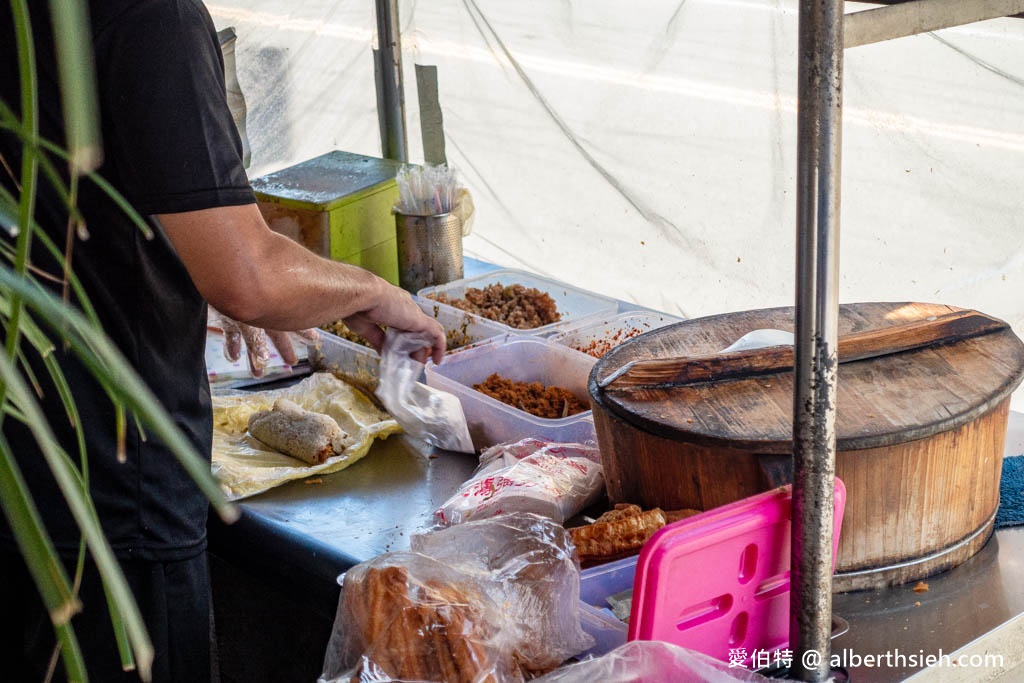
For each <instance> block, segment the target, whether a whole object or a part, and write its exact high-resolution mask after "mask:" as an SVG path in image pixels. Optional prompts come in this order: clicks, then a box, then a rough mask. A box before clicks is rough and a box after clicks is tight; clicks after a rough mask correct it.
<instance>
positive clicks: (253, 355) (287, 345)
mask: <svg viewBox="0 0 1024 683" xmlns="http://www.w3.org/2000/svg"><path fill="white" fill-rule="evenodd" d="M210 324H211V325H213V326H214V327H219V328H220V329H221V330H223V331H224V357H225V358H227V359H228V360H229V361H231V362H234V361H236V360H238V359H239V358H241V357H242V346H243V344H244V345H245V349H246V357H247V359H248V361H249V372H250V373H252V376H253V377H262V376H263V373H264V372H265V371H266V369H267V362H268V361H270V342H272V343H273V344H274V348H276V349H277V352H278V353H279V354H280V355H281V360H283V361H284V362H285V363H287V364H288V365H295V364H296V363H298V362H299V357H298V354H296V353H295V345H294V344H293V343H292V339H291V334H293V333H291V332H283V331H280V330H265V329H263V328H262V327H253V326H252V325H246V324H245V323H242V322H238V321H237V320H233V319H231V318H229V317H227V316H226V315H224V314H223V313H220V312H219V311H215V310H214V309H212V308H211V309H210ZM294 334H297V335H298V336H299V337H301V338H302V339H305V340H306V341H309V342H315V341H316V340H317V339H318V338H319V333H318V332H317V331H316V330H315V329H308V330H297V331H296V332H294Z"/></svg>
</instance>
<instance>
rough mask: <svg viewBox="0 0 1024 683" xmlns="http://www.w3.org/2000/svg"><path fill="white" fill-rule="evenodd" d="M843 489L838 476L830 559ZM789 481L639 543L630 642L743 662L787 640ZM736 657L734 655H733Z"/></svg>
mask: <svg viewBox="0 0 1024 683" xmlns="http://www.w3.org/2000/svg"><path fill="white" fill-rule="evenodd" d="M845 503H846V488H845V487H844V486H843V482H841V481H840V480H839V479H836V480H835V515H834V517H833V535H832V540H833V547H832V562H833V567H835V553H836V549H837V548H838V546H839V532H840V529H841V527H842V522H843V508H844V506H845ZM791 508H792V491H791V488H790V487H789V486H785V487H782V488H778V489H774V490H772V491H768V492H766V493H762V494H758V495H756V496H752V497H750V498H745V499H743V500H740V501H737V502H735V503H731V504H729V505H725V506H722V507H719V508H715V509H714V510H708V511H707V512H704V513H701V514H699V515H695V516H693V517H689V518H687V519H684V520H680V521H679V522H676V523H675V524H670V525H668V526H666V527H664V528H663V529H661V530H660V531H658V532H657V533H656V534H655V535H654V536H652V537H651V539H650V540H649V541H648V542H647V543H646V544H645V545H644V548H643V550H642V551H641V553H640V557H639V559H638V560H637V568H636V576H635V577H634V579H633V606H632V612H631V614H630V620H629V636H628V637H629V640H663V641H666V642H670V643H674V644H676V645H680V646H682V647H686V648H690V649H692V650H698V651H700V652H703V653H705V654H707V655H710V656H711V657H714V658H716V659H719V660H722V661H736V658H735V653H738V652H741V651H743V652H745V653H746V659H745V661H744V663H745V664H750V663H751V661H750V660H751V658H752V657H753V656H754V654H755V652H758V651H768V652H774V651H777V650H780V649H785V648H786V647H788V644H789V589H790V571H789V567H790V557H789V553H790V521H791V518H790V512H791ZM730 655H733V656H730Z"/></svg>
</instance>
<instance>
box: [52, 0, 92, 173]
mask: <svg viewBox="0 0 1024 683" xmlns="http://www.w3.org/2000/svg"><path fill="white" fill-rule="evenodd" d="M50 16H51V17H52V21H53V43H54V46H55V47H56V53H57V72H58V74H59V77H60V90H61V95H62V97H61V102H62V103H63V105H64V129H65V132H66V135H67V148H68V151H69V152H70V156H71V165H72V168H73V169H74V171H75V172H76V173H81V172H84V171H93V170H95V169H96V168H98V167H99V165H100V162H101V161H102V159H103V150H102V146H101V143H100V127H99V115H98V111H99V107H98V106H97V104H96V70H95V66H94V65H93V52H92V32H91V31H89V30H88V29H89V19H88V16H87V9H86V3H84V2H68V1H67V0H50Z"/></svg>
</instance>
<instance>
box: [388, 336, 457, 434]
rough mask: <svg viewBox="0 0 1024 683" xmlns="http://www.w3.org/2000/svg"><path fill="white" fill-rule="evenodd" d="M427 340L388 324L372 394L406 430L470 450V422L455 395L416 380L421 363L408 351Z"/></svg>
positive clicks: (422, 344)
mask: <svg viewBox="0 0 1024 683" xmlns="http://www.w3.org/2000/svg"><path fill="white" fill-rule="evenodd" d="M427 346H430V342H429V341H428V340H427V339H426V338H425V337H423V336H421V335H418V334H413V333H410V332H400V331H397V330H394V329H393V328H389V329H388V331H387V332H386V333H385V335H384V346H383V348H381V351H380V370H379V373H380V379H379V381H378V383H377V390H376V391H375V392H374V394H375V395H376V396H377V398H378V399H380V402H381V403H382V404H384V407H385V408H387V410H388V412H389V413H391V415H392V416H393V417H394V418H395V420H396V421H397V422H398V424H400V425H401V426H402V429H404V430H405V431H406V432H407V433H408V434H411V435H412V436H415V437H416V438H419V439H422V440H424V441H426V442H427V443H429V444H430V445H431V446H437V447H438V448H443V449H445V450H448V451H456V452H458V453H473V452H475V449H474V448H473V440H472V439H471V438H470V436H469V425H468V424H467V423H466V415H465V413H464V412H463V411H462V403H460V402H459V399H458V397H456V396H454V395H452V394H449V393H448V392H445V391H440V390H438V389H434V388H433V387H428V386H427V385H426V384H423V383H421V382H418V381H417V380H418V379H419V377H420V376H421V375H422V373H423V364H422V363H420V362H419V361H417V360H415V359H414V358H412V357H411V356H410V355H409V354H411V353H414V352H415V351H418V350H419V349H422V348H424V347H427Z"/></svg>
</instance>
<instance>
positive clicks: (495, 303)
mask: <svg viewBox="0 0 1024 683" xmlns="http://www.w3.org/2000/svg"><path fill="white" fill-rule="evenodd" d="M430 298H432V299H434V300H435V301H439V302H441V303H443V304H448V305H449V306H454V307H455V308H459V309H462V310H463V311H468V312H470V313H474V314H476V315H479V316H481V317H484V318H487V319H488V320H494V321H496V322H499V323H503V324H505V325H508V326H509V327H514V328H515V329H517V330H530V329H533V328H535V327H542V326H544V325H550V324H551V323H556V322H558V321H559V320H561V319H562V315H561V313H559V312H558V308H557V306H556V305H555V300H554V299H552V298H551V295H550V294H548V293H547V292H542V291H540V290H539V289H535V288H533V287H526V286H524V285H518V284H516V285H503V284H501V283H500V282H498V283H495V284H493V285H488V286H486V287H484V288H483V289H480V288H477V287H468V288H467V289H466V292H465V295H464V297H463V298H461V299H449V298H448V296H447V295H445V294H436V295H433V296H431V297H430Z"/></svg>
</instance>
